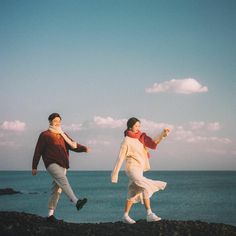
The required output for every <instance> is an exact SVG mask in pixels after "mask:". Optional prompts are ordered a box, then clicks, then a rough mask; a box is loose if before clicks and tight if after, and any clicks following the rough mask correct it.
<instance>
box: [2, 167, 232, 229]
mask: <svg viewBox="0 0 236 236" xmlns="http://www.w3.org/2000/svg"><path fill="white" fill-rule="evenodd" d="M144 175H145V176H146V177H147V178H150V179H153V180H161V181H165V182H167V187H166V188H165V190H163V191H159V192H157V193H155V194H154V195H153V196H152V198H151V205H152V210H153V212H155V213H156V214H157V215H159V216H160V217H161V218H162V219H165V220H199V221H205V222H209V223H224V224H230V225H234V226H236V171H149V172H145V174H144ZM67 176H68V179H69V182H70V184H71V187H72V189H73V190H74V192H75V194H76V195H77V196H78V197H79V198H82V197H86V198H87V199H88V202H87V204H86V205H85V206H84V207H83V208H82V209H81V210H80V211H77V210H76V208H75V206H74V205H73V204H72V203H71V202H70V201H69V200H68V198H67V197H66V195H65V194H64V193H62V195H61V198H60V200H59V203H58V206H57V209H56V212H55V216H56V217H57V218H58V219H63V220H64V221H67V222H74V223H101V222H116V221H120V220H121V217H122V214H123V210H124V204H125V201H126V196H127V185H128V179H127V177H126V175H125V172H124V171H121V172H120V173H119V182H118V183H117V184H112V183H111V181H110V176H111V171H68V173H67ZM51 182H52V180H51V177H50V176H49V175H48V173H47V172H46V171H39V172H38V174H37V175H36V176H32V175H31V171H0V188H1V189H2V188H13V189H14V190H16V191H20V192H21V193H22V194H13V195H1V196H0V211H18V212H26V213H31V214H37V215H40V216H43V217H46V216H47V212H48V209H47V203H48V197H49V194H50V189H51ZM130 216H131V217H132V218H133V219H135V220H140V219H145V216H146V212H145V208H144V205H142V204H140V203H138V204H134V205H133V207H132V209H131V211H130Z"/></svg>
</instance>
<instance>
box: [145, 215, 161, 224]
mask: <svg viewBox="0 0 236 236" xmlns="http://www.w3.org/2000/svg"><path fill="white" fill-rule="evenodd" d="M159 220H161V217H159V216H157V215H156V214H155V213H150V214H149V215H147V222H153V221H159Z"/></svg>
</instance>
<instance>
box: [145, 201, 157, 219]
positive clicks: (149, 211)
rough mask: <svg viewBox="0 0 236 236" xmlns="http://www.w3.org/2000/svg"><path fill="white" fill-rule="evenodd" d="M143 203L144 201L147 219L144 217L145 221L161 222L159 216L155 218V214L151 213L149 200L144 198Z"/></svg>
mask: <svg viewBox="0 0 236 236" xmlns="http://www.w3.org/2000/svg"><path fill="white" fill-rule="evenodd" d="M143 201H144V206H145V208H146V211H147V217H146V219H147V221H148V222H153V221H159V220H161V218H160V217H159V216H157V215H156V214H155V213H153V212H152V209H151V201H150V198H144V199H143Z"/></svg>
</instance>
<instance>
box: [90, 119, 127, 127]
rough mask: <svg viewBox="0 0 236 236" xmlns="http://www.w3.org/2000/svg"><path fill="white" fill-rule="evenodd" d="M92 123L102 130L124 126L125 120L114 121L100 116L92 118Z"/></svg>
mask: <svg viewBox="0 0 236 236" xmlns="http://www.w3.org/2000/svg"><path fill="white" fill-rule="evenodd" d="M93 120H94V123H95V124H96V125H97V126H99V127H103V128H105V127H106V128H119V127H122V126H124V124H125V122H126V119H118V120H115V119H113V118H112V117H110V116H108V117H101V116H95V117H94V119H93Z"/></svg>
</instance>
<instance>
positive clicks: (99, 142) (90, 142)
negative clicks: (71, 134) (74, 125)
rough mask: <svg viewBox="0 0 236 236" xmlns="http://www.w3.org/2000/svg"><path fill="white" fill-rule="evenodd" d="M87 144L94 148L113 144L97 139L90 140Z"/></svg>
mask: <svg viewBox="0 0 236 236" xmlns="http://www.w3.org/2000/svg"><path fill="white" fill-rule="evenodd" d="M87 143H88V145H92V146H100V145H103V146H108V145H110V144H111V142H110V141H108V140H97V139H90V140H88V142H87Z"/></svg>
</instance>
